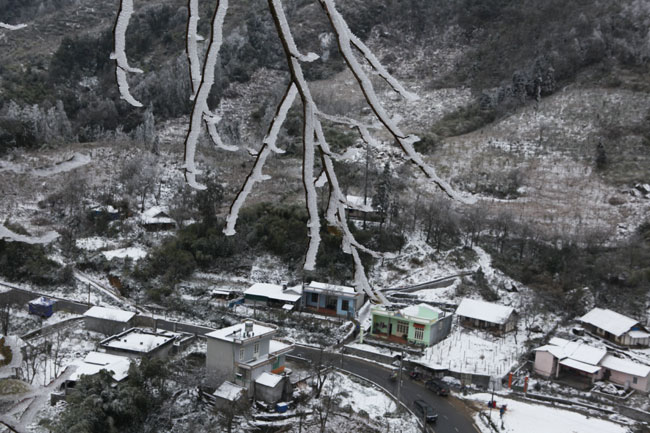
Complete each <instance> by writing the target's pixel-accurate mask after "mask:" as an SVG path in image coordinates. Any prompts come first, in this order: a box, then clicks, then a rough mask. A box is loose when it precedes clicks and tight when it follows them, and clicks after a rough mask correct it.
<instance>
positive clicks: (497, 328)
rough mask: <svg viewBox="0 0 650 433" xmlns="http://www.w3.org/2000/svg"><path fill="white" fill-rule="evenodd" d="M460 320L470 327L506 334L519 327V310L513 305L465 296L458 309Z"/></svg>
mask: <svg viewBox="0 0 650 433" xmlns="http://www.w3.org/2000/svg"><path fill="white" fill-rule="evenodd" d="M456 316H458V322H459V323H460V324H461V325H462V326H465V327H468V328H479V329H485V330H488V331H490V332H493V333H495V334H505V333H507V332H510V331H514V330H515V329H516V328H517V312H516V311H515V309H514V308H512V307H506V306H505V305H498V304H493V303H491V302H485V301H479V300H476V299H468V298H465V299H463V300H462V301H461V302H460V305H459V306H458V308H457V309H456Z"/></svg>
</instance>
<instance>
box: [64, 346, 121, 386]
mask: <svg viewBox="0 0 650 433" xmlns="http://www.w3.org/2000/svg"><path fill="white" fill-rule="evenodd" d="M70 365H71V366H74V367H75V370H74V372H73V373H72V374H71V375H70V377H69V378H68V380H69V381H76V380H78V379H79V378H80V377H81V376H82V375H87V376H92V375H94V374H97V373H99V372H100V371H101V370H106V371H108V372H110V373H111V377H112V378H113V379H114V380H115V381H117V382H120V381H122V380H124V379H126V378H127V377H128V375H129V367H130V366H131V360H130V359H129V358H128V357H126V356H119V355H111V354H108V353H103V352H90V353H88V354H87V355H86V357H85V358H84V359H83V360H80V359H78V360H75V361H73V362H72V363H71V364H70Z"/></svg>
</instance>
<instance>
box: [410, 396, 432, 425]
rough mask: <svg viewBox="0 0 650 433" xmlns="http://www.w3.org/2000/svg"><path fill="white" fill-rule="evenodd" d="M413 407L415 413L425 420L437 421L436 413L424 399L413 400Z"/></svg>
mask: <svg viewBox="0 0 650 433" xmlns="http://www.w3.org/2000/svg"><path fill="white" fill-rule="evenodd" d="M413 406H414V407H415V414H416V415H417V416H418V417H420V418H424V419H426V421H427V422H436V421H438V414H437V413H436V412H435V411H434V410H433V408H432V407H431V406H430V405H429V403H427V402H426V401H424V400H415V401H414V402H413Z"/></svg>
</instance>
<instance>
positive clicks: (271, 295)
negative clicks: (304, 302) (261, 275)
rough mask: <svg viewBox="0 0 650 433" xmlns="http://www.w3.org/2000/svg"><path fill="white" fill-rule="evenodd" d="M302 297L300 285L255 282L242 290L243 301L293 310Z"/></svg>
mask: <svg viewBox="0 0 650 433" xmlns="http://www.w3.org/2000/svg"><path fill="white" fill-rule="evenodd" d="M301 299H302V285H297V286H292V287H290V286H289V285H288V284H286V283H282V284H269V283H255V284H253V285H252V286H250V287H249V288H248V289H246V290H245V291H244V302H245V303H246V304H253V305H266V306H269V307H282V308H284V309H285V310H293V309H294V308H295V306H296V305H299V304H300V300H301Z"/></svg>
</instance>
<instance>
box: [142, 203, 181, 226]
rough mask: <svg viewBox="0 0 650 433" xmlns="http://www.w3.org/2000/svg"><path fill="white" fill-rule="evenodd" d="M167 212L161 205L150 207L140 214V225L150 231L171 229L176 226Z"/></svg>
mask: <svg viewBox="0 0 650 433" xmlns="http://www.w3.org/2000/svg"><path fill="white" fill-rule="evenodd" d="M168 212H169V211H168V210H167V208H165V207H163V206H153V207H150V208H149V209H147V210H146V211H144V212H142V214H141V215H140V225H142V227H144V229H145V230H147V231H150V232H155V231H161V230H172V229H174V228H176V223H175V222H174V220H173V219H172V218H171V217H170V216H169V213H168Z"/></svg>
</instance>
